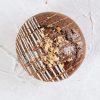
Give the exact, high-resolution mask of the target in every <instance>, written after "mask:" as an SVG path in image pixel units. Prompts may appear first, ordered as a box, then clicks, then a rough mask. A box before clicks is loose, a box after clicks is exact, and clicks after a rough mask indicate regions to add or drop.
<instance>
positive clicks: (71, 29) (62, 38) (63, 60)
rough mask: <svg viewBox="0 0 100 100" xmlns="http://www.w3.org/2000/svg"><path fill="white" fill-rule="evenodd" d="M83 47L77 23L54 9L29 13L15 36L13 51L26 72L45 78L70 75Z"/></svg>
mask: <svg viewBox="0 0 100 100" xmlns="http://www.w3.org/2000/svg"><path fill="white" fill-rule="evenodd" d="M85 49H86V46H85V39H84V37H83V34H82V32H81V30H80V28H79V27H78V25H77V24H76V23H75V22H74V21H73V20H72V19H70V18H69V17H67V16H65V15H63V14H59V13H55V12H45V13H40V14H37V15H35V16H33V17H31V18H30V19H28V20H27V21H26V22H25V23H24V24H23V25H22V27H21V29H20V30H19V33H18V35H17V37H16V52H17V56H18V60H19V62H20V63H21V65H22V66H23V68H24V69H25V70H26V71H27V72H28V73H29V75H31V76H34V77H35V78H37V79H39V80H43V81H46V82H50V81H51V82H54V81H59V80H63V79H66V78H67V77H69V76H70V75H71V74H72V73H73V72H74V71H75V70H76V69H77V68H78V67H79V65H80V64H81V63H82V61H83V59H84V56H85Z"/></svg>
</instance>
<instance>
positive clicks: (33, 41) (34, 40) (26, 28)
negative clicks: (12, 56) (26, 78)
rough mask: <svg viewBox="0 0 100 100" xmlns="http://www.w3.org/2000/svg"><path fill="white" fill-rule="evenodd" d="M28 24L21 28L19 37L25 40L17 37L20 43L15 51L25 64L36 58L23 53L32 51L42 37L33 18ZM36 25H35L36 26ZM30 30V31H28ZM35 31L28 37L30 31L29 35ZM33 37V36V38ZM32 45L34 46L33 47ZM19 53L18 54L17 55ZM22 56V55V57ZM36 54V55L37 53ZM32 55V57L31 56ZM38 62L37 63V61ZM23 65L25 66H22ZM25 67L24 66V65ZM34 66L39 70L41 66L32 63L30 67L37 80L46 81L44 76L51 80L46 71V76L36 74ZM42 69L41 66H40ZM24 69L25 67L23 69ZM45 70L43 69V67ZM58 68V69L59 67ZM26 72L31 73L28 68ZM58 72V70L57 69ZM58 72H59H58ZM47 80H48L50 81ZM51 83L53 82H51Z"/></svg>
mask: <svg viewBox="0 0 100 100" xmlns="http://www.w3.org/2000/svg"><path fill="white" fill-rule="evenodd" d="M31 21H32V22H34V24H33V23H32V22H31ZM31 21H30V22H31V23H30V22H29V21H28V22H27V23H25V24H24V25H23V26H22V29H21V35H22V36H24V37H25V38H24V39H23V40H21V39H22V38H21V37H20V38H19V37H17V38H18V39H19V40H21V42H20V43H19V42H18V41H17V42H18V43H17V48H19V49H17V53H18V54H19V58H22V59H23V61H24V62H25V63H27V61H30V58H32V57H33V56H36V55H35V54H33V53H32V52H30V54H28V53H25V52H27V51H29V50H30V51H32V47H33V46H34V45H37V40H38V41H39V42H40V41H41V40H40V39H42V37H41V35H40V33H41V30H39V29H38V27H40V26H39V24H38V22H37V20H36V19H35V18H33V20H31ZM36 24H37V25H36ZM32 25H34V26H32ZM29 29H30V30H29ZM35 29H37V32H36V34H35V32H34V34H30V36H28V35H27V34H28V33H29V31H31V33H33V31H34V30H35ZM26 35H27V37H26ZM33 35H34V36H33ZM26 41H27V42H28V43H29V44H30V45H31V47H30V45H29V44H27V42H26ZM33 44H34V45H33ZM19 52H20V53H19ZM40 52H41V50H40ZM23 54H24V55H23ZM37 54H38V53H37ZM20 55H22V57H21V56H20ZM32 55H33V56H32ZM38 60H39V59H37V61H38ZM20 61H21V63H22V60H21V59H20ZM38 62H39V61H38ZM22 65H23V63H22ZM24 65H25V64H24ZM25 66H26V65H25ZM35 66H38V67H39V68H41V64H40V65H39V63H33V65H31V67H32V68H33V70H34V71H35V72H36V73H37V75H38V78H39V79H41V80H45V81H46V80H48V77H47V76H46V75H48V76H49V78H50V79H51V78H52V76H51V75H50V73H49V72H48V71H47V70H45V71H46V75H45V74H42V73H39V72H37V70H36V67H35ZM42 67H43V65H42ZM24 68H25V67H24ZM44 68H45V67H44ZM59 68H60V67H59ZM26 69H27V67H26ZM56 69H57V67H56ZM27 70H28V72H29V73H31V72H30V70H29V68H28V69H27ZM50 70H51V71H52V72H53V74H54V75H55V77H56V72H55V71H54V70H53V69H52V68H50ZM57 70H58V69H57ZM60 70H61V71H62V69H61V68H60ZM58 71H59V70H58ZM44 76H45V77H44ZM67 76H68V75H67ZM64 78H66V75H64ZM50 79H49V80H50ZM57 80H59V78H58V77H57ZM52 81H53V80H52Z"/></svg>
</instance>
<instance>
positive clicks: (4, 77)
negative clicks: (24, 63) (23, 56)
mask: <svg viewBox="0 0 100 100" xmlns="http://www.w3.org/2000/svg"><path fill="white" fill-rule="evenodd" d="M45 1H46V0H0V100H35V99H36V100H100V43H99V42H100V22H99V21H100V0H48V3H47V5H46V4H45ZM45 11H57V12H61V13H63V14H65V15H68V16H70V17H71V18H72V19H74V20H75V21H76V22H77V24H78V25H79V26H80V28H81V30H82V32H83V34H84V37H85V39H86V44H87V53H86V58H85V60H84V62H83V63H82V65H81V66H80V68H79V69H78V70H77V71H76V72H75V73H74V74H73V75H72V76H71V77H70V78H69V79H66V80H64V81H61V82H57V83H42V82H40V81H37V80H35V79H33V78H31V77H29V76H28V75H27V73H25V72H24V71H21V67H20V65H18V64H17V61H16V52H15V39H16V35H17V33H18V30H19V28H20V27H21V25H22V24H23V23H24V22H25V21H26V20H27V19H28V18H29V17H31V16H32V15H35V14H37V13H39V12H45ZM19 72H20V73H21V74H20V73H19Z"/></svg>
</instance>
